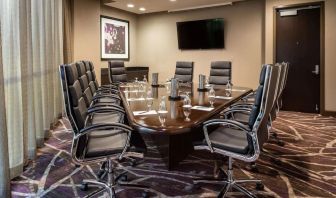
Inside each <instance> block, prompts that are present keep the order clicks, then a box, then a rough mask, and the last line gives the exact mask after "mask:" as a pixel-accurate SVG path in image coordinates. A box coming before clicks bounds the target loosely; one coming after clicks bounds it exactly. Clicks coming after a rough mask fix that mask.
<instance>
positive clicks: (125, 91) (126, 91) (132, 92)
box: [124, 90, 140, 93]
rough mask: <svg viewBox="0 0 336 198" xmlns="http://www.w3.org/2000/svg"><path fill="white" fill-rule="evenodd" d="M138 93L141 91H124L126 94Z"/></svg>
mask: <svg viewBox="0 0 336 198" xmlns="http://www.w3.org/2000/svg"><path fill="white" fill-rule="evenodd" d="M138 92H140V91H138V90H130V91H128V90H125V91H124V93H138Z"/></svg>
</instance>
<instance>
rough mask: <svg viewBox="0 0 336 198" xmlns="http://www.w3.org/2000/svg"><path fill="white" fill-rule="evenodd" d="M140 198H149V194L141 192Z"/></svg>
mask: <svg viewBox="0 0 336 198" xmlns="http://www.w3.org/2000/svg"><path fill="white" fill-rule="evenodd" d="M141 197H142V198H149V193H148V192H142V193H141Z"/></svg>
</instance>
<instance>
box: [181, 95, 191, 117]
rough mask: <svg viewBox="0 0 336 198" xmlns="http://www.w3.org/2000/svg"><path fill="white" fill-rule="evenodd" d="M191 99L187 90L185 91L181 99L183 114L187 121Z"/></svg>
mask: <svg viewBox="0 0 336 198" xmlns="http://www.w3.org/2000/svg"><path fill="white" fill-rule="evenodd" d="M191 107H192V105H191V100H190V97H189V92H187V93H186V96H185V98H184V100H183V114H184V116H185V117H186V119H185V121H187V122H189V121H190V118H189V116H190V113H191Z"/></svg>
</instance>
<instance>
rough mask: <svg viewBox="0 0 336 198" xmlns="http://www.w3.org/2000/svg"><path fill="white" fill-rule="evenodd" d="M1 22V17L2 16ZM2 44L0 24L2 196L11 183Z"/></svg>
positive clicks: (0, 158) (0, 154) (8, 189)
mask: <svg viewBox="0 0 336 198" xmlns="http://www.w3.org/2000/svg"><path fill="white" fill-rule="evenodd" d="M0 24H1V18H0ZM1 52H2V44H1V25H0V98H1V99H0V197H10V185H9V182H8V181H9V158H8V143H7V140H8V137H7V124H6V108H5V100H3V98H5V90H4V75H3V64H2V53H1Z"/></svg>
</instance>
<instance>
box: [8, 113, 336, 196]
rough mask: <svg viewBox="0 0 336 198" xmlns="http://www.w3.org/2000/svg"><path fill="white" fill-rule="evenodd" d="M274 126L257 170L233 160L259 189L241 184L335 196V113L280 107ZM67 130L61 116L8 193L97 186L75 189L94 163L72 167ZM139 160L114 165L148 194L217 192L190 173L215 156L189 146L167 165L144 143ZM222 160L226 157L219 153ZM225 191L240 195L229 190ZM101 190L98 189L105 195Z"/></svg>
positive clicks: (135, 192)
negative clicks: (258, 182)
mask: <svg viewBox="0 0 336 198" xmlns="http://www.w3.org/2000/svg"><path fill="white" fill-rule="evenodd" d="M272 130H273V131H275V132H276V133H277V134H278V137H279V139H281V140H283V141H284V142H285V145H284V146H279V145H277V144H275V143H273V142H272V141H270V142H269V143H267V144H265V145H264V148H263V152H262V154H261V155H260V157H259V159H258V161H257V171H253V172H252V171H249V169H248V168H247V164H246V163H244V162H239V161H235V162H234V175H235V177H236V178H252V177H254V178H259V179H261V180H262V181H263V183H264V185H265V188H264V190H263V191H257V190H255V186H254V185H245V187H246V188H247V189H248V190H251V191H253V192H254V193H255V194H256V195H257V196H258V197H336V118H333V117H324V116H320V115H316V114H305V113H294V112H280V114H279V116H278V118H277V120H276V121H275V122H274V123H273V129H272ZM71 143H72V132H71V130H70V129H69V124H68V123H67V121H66V120H61V121H60V123H59V125H58V127H57V128H56V129H55V130H53V131H51V137H50V138H49V139H48V140H46V142H45V146H44V147H43V148H41V149H39V151H38V156H37V157H36V159H35V160H33V161H31V162H30V163H29V164H28V165H27V166H26V167H25V169H24V172H23V173H22V174H21V175H20V176H18V177H16V178H14V179H13V180H12V181H11V189H12V196H13V197H84V196H85V195H87V194H89V193H90V192H92V191H94V190H96V188H95V187H92V188H89V190H88V191H81V190H80V183H81V180H82V179H85V178H95V177H96V176H95V174H94V173H95V172H97V170H98V169H99V165H98V164H94V165H90V166H88V165H87V166H80V167H76V166H75V164H74V163H73V162H72V160H71V155H70V150H71ZM148 152H149V157H147V158H146V161H145V162H144V163H141V164H139V165H137V166H136V167H130V166H128V165H127V164H128V163H118V164H117V165H118V170H120V171H123V170H127V171H129V174H128V182H130V183H134V184H142V185H147V186H150V189H149V190H148V192H149V194H150V196H151V197H216V194H217V193H218V191H219V190H220V189H221V186H220V185H215V184H202V185H201V187H200V188H197V189H194V188H191V187H190V186H191V184H192V180H193V178H200V177H211V176H212V175H213V171H214V164H215V159H216V158H217V159H218V156H214V155H212V154H210V153H209V152H207V151H194V152H193V153H192V154H191V155H190V156H189V157H188V158H187V159H185V160H184V161H182V162H181V163H180V165H179V166H178V168H177V170H174V171H167V169H166V167H165V165H164V163H163V162H162V160H161V159H160V154H159V153H157V152H156V150H155V149H154V148H148ZM224 160H225V158H224ZM143 190H144V189H136V188H132V189H131V188H127V189H122V188H120V189H118V190H117V193H118V194H117V196H118V197H141V192H143ZM228 195H229V197H244V196H243V195H241V194H240V193H238V192H231V193H229V194H228ZM104 196H106V194H101V195H98V197H104Z"/></svg>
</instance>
